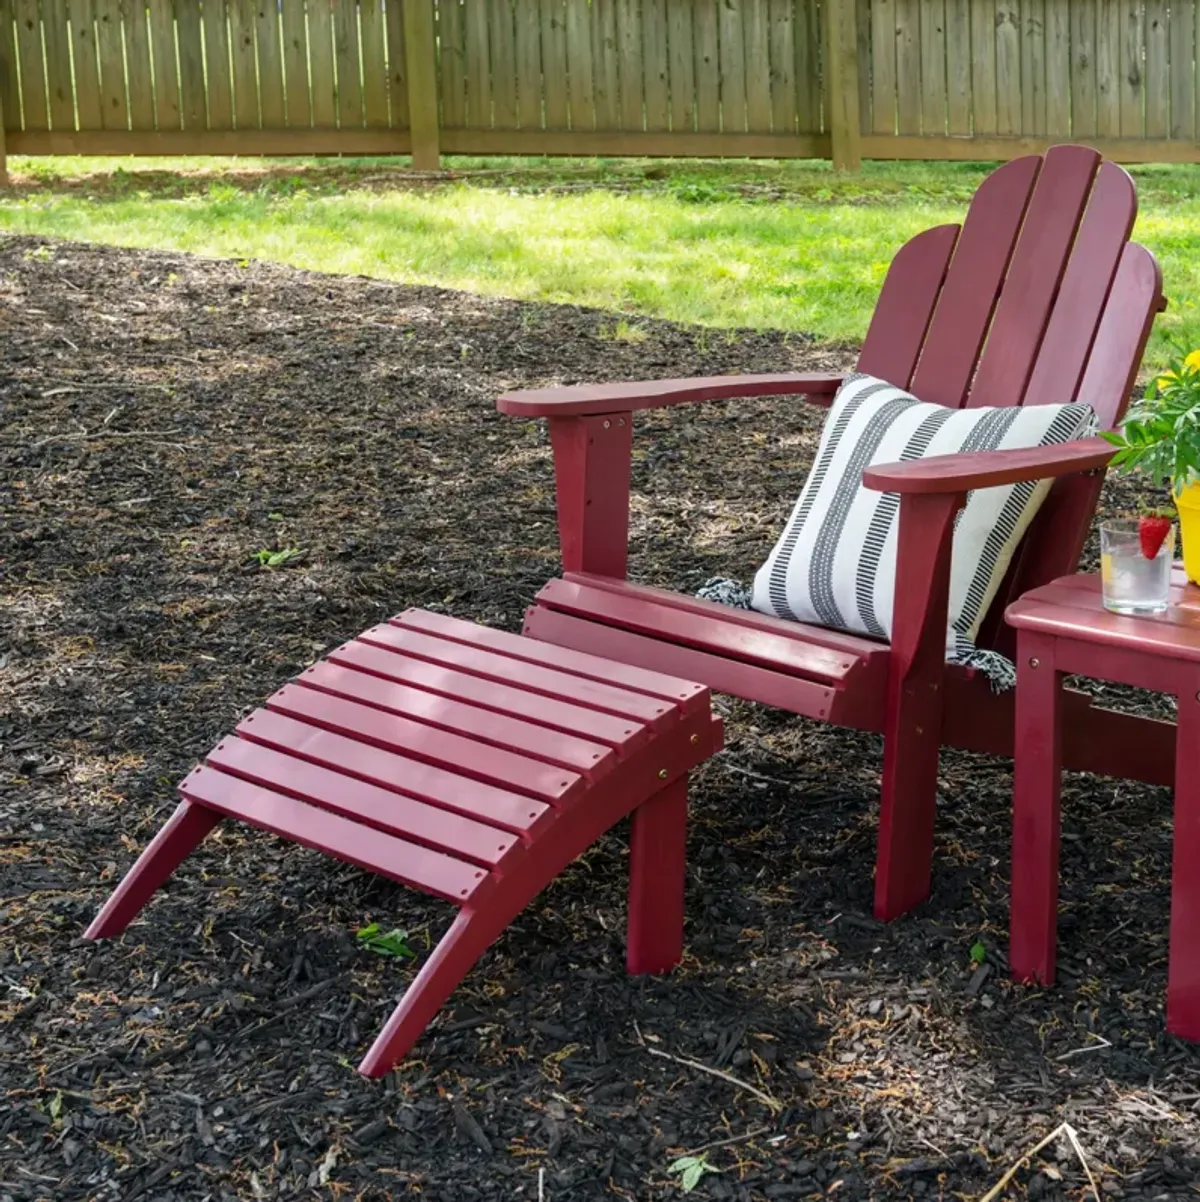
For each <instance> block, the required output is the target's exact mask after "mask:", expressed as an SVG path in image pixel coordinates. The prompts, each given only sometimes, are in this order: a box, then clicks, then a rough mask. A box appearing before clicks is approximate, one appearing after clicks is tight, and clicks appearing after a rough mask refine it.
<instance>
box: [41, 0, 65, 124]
mask: <svg viewBox="0 0 1200 1202" xmlns="http://www.w3.org/2000/svg"><path fill="white" fill-rule="evenodd" d="M34 12H35V14H36V12H37V8H36V5H35V6H34ZM43 13H44V14H45V18H46V19H45V21H44V22H43V24H44V30H43V32H44V35H45V39H46V88H47V90H48V91H49V93H50V126H51V128H52V129H55V130H72V129H74V128H75V89H74V87H73V85H72V80H71V31H70V26H69V25H68V21H67V4H66V0H45V7H44V8H43ZM34 19H35V21H36V19H37V18H36V16H35V18H34Z"/></svg>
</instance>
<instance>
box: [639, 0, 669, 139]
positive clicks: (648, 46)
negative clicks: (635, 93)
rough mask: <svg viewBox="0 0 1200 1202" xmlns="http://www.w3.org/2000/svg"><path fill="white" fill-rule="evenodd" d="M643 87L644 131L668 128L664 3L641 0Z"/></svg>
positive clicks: (659, 0) (665, 11)
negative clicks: (644, 104)
mask: <svg viewBox="0 0 1200 1202" xmlns="http://www.w3.org/2000/svg"><path fill="white" fill-rule="evenodd" d="M641 57H642V81H643V83H642V86H643V87H644V89H645V92H644V95H645V102H646V118H645V120H646V129H653V130H664V129H670V128H671V107H670V98H669V94H668V89H667V70H668V65H667V8H666V3H665V0H642V44H641Z"/></svg>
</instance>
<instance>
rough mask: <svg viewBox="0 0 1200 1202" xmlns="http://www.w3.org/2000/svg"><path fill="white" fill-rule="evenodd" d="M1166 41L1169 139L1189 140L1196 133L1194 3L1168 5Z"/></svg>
mask: <svg viewBox="0 0 1200 1202" xmlns="http://www.w3.org/2000/svg"><path fill="white" fill-rule="evenodd" d="M1168 40H1169V43H1170V47H1171V50H1170V55H1171V120H1170V125H1169V127H1168V128H1169V134H1170V136H1171V137H1172V138H1179V139H1181V140H1183V141H1191V140H1192V139H1193V138H1194V137H1195V136H1196V78H1195V75H1194V73H1193V66H1194V61H1193V54H1194V47H1195V45H1196V2H1195V0H1181V2H1180V3H1173V4H1172V5H1171V16H1170V29H1169V39H1168Z"/></svg>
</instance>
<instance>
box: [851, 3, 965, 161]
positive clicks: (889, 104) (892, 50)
mask: <svg viewBox="0 0 1200 1202" xmlns="http://www.w3.org/2000/svg"><path fill="white" fill-rule="evenodd" d="M962 2H963V3H965V2H966V0H962ZM967 66H968V70H969V69H970V59H969V58H968V59H967ZM896 114H897V108H896V4H895V0H873V3H872V4H871V129H872V130H873V131H874V132H875V133H877V134H880V135H882V136H884V137H886V136H888V135H890V134H894V133H895V132H896Z"/></svg>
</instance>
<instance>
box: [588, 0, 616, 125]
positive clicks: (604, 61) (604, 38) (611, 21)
mask: <svg viewBox="0 0 1200 1202" xmlns="http://www.w3.org/2000/svg"><path fill="white" fill-rule="evenodd" d="M592 58H593V68H592V71H593V94H594V96H595V105H596V128H597V129H616V128H617V126H618V124H619V122H620V112H621V109H620V82H619V78H618V73H617V71H618V69H617V15H616V9H615V8H614V4H613V0H592Z"/></svg>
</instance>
